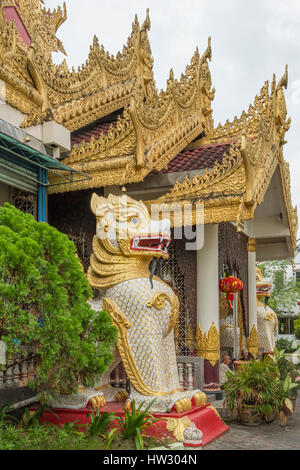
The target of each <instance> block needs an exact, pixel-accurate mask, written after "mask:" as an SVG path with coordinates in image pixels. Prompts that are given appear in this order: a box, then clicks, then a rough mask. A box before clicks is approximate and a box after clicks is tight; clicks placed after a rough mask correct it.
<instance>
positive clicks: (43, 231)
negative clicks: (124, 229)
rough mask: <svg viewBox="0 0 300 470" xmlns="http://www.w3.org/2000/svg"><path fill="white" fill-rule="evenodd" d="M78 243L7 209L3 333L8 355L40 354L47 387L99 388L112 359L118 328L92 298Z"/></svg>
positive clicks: (0, 299) (0, 237)
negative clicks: (98, 382)
mask: <svg viewBox="0 0 300 470" xmlns="http://www.w3.org/2000/svg"><path fill="white" fill-rule="evenodd" d="M91 297H92V290H91V288H90V286H89V284H88V281H87V279H86V277H85V275H84V272H83V270H82V267H81V264H80V261H79V259H78V258H77V256H76V248H75V245H74V243H73V242H71V241H70V240H69V239H68V237H67V236H66V235H65V234H63V233H60V232H59V231H58V230H56V229H55V228H54V227H51V226H50V225H48V224H47V223H38V222H36V221H35V220H34V218H33V217H32V216H31V215H30V214H24V213H23V212H21V211H19V210H17V209H16V208H15V207H14V206H11V205H10V204H8V203H6V204H4V206H3V207H1V208H0V339H1V340H3V341H4V342H5V345H6V349H7V359H15V358H16V357H18V358H19V357H21V358H22V360H26V359H28V357H32V356H33V357H36V359H37V364H38V365H37V374H38V379H37V387H38V390H39V391H48V390H49V391H53V392H56V393H60V392H62V391H67V392H69V393H72V392H75V391H76V390H77V387H78V385H79V384H82V385H84V386H92V385H93V383H94V380H95V378H96V377H99V376H101V375H102V374H103V373H104V372H105V371H106V370H107V367H108V365H109V364H110V363H111V362H112V360H113V356H112V351H113V348H114V347H115V343H116V338H117V332H116V328H115V327H114V326H113V325H112V321H111V318H110V317H109V315H108V314H107V313H106V312H103V311H102V312H95V311H94V310H93V309H92V308H91V306H90V305H89V303H88V300H89V299H90V298H91Z"/></svg>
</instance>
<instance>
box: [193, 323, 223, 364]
mask: <svg viewBox="0 0 300 470" xmlns="http://www.w3.org/2000/svg"><path fill="white" fill-rule="evenodd" d="M196 345H197V346H196V347H197V356H201V357H203V358H204V359H206V360H208V361H209V362H210V363H211V365H212V366H215V365H216V363H217V362H218V360H219V359H220V333H219V331H218V330H217V328H216V325H215V323H214V322H213V323H212V325H211V327H210V329H209V331H208V333H203V331H202V328H201V326H200V323H198V327H197V333H196Z"/></svg>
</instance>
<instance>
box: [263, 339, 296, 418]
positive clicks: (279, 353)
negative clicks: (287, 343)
mask: <svg viewBox="0 0 300 470" xmlns="http://www.w3.org/2000/svg"><path fill="white" fill-rule="evenodd" d="M269 359H271V360H272V361H273V364H274V365H275V366H276V367H277V368H278V374H279V378H280V381H281V383H282V401H281V409H280V423H281V425H282V426H285V425H286V421H287V417H288V416H291V415H292V414H293V412H294V409H295V406H296V398H297V394H298V390H299V387H300V383H299V382H297V378H298V376H299V372H298V370H297V368H296V366H295V364H293V363H292V362H291V361H290V360H289V359H287V356H286V351H285V350H283V349H282V350H279V349H277V348H275V351H274V354H273V355H272V356H269Z"/></svg>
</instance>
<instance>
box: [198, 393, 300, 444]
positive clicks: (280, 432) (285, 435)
mask: <svg viewBox="0 0 300 470" xmlns="http://www.w3.org/2000/svg"><path fill="white" fill-rule="evenodd" d="M211 404H212V405H213V406H215V407H216V408H217V409H218V407H217V406H216V405H217V402H214V403H211ZM218 411H220V410H218ZM224 421H225V422H226V424H227V425H228V426H229V431H227V432H226V433H224V434H223V435H222V436H220V437H219V438H218V439H216V440H214V441H212V442H210V443H209V444H207V445H206V446H205V447H203V450H300V396H299V394H298V399H297V402H296V408H295V411H294V414H293V416H289V417H288V419H287V425H286V427H285V428H284V427H282V426H280V422H279V418H277V419H276V420H275V421H274V422H273V423H269V424H268V423H264V424H262V425H260V426H255V427H250V426H245V425H242V424H239V423H238V422H236V421H226V420H225V419H224Z"/></svg>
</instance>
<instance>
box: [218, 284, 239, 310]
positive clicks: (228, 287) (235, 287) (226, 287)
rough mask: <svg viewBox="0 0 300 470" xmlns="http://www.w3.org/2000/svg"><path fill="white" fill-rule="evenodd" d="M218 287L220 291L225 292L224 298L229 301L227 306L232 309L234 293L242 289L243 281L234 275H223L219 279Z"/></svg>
mask: <svg viewBox="0 0 300 470" xmlns="http://www.w3.org/2000/svg"><path fill="white" fill-rule="evenodd" d="M219 289H220V291H221V292H224V293H225V294H227V296H226V298H227V301H228V302H229V308H230V309H232V302H233V301H234V294H236V292H239V291H241V290H242V289H243V282H242V281H241V280H240V279H238V278H237V277H234V276H227V277H223V279H221V280H220V284H219Z"/></svg>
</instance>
